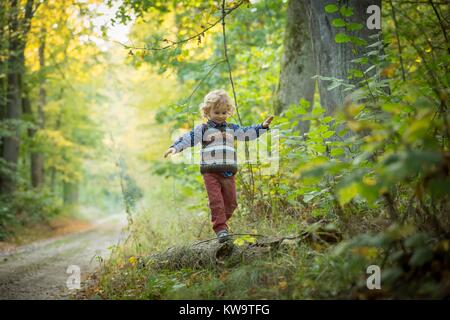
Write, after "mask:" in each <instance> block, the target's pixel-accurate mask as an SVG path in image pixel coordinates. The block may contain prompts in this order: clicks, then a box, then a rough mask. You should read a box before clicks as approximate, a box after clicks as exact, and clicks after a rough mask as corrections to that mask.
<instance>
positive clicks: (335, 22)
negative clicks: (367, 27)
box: [331, 18, 346, 28]
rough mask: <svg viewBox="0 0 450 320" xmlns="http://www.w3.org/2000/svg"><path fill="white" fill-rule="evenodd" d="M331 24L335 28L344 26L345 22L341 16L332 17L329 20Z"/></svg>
mask: <svg viewBox="0 0 450 320" xmlns="http://www.w3.org/2000/svg"><path fill="white" fill-rule="evenodd" d="M331 25H332V26H333V27H336V28H341V27H345V25H346V23H345V21H344V20H342V19H341V18H337V19H333V20H332V21H331Z"/></svg>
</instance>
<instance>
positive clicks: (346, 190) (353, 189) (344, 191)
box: [337, 183, 358, 206]
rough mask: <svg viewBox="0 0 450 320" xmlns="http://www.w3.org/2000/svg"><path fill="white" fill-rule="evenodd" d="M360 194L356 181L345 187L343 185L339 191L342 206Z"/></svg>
mask: <svg viewBox="0 0 450 320" xmlns="http://www.w3.org/2000/svg"><path fill="white" fill-rule="evenodd" d="M357 194H358V186H357V184H356V183H351V184H349V185H347V186H345V187H341V188H340V189H339V190H338V192H337V195H338V199H339V204H340V205H341V206H343V205H345V204H347V203H349V202H350V201H351V200H352V199H353V198H354V197H356V195H357Z"/></svg>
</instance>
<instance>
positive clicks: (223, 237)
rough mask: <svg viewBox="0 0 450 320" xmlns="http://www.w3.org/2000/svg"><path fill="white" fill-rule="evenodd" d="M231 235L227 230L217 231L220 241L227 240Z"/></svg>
mask: <svg viewBox="0 0 450 320" xmlns="http://www.w3.org/2000/svg"><path fill="white" fill-rule="evenodd" d="M229 236H230V234H229V233H228V231H227V230H221V231H219V232H217V239H218V240H219V242H220V243H223V242H225V241H227V240H228V238H229Z"/></svg>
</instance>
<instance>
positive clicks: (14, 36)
mask: <svg viewBox="0 0 450 320" xmlns="http://www.w3.org/2000/svg"><path fill="white" fill-rule="evenodd" d="M33 3H34V0H27V2H26V4H25V14H24V17H23V18H20V17H19V14H20V12H21V10H20V3H19V2H18V1H17V0H11V2H10V11H9V13H10V17H9V28H10V30H9V31H10V32H9V51H8V59H7V68H8V72H7V89H6V90H7V92H6V99H7V101H6V110H5V114H4V119H5V120H12V121H11V122H12V126H13V127H14V128H13V130H12V131H13V133H12V134H11V135H8V136H6V137H4V139H3V145H2V153H1V155H2V158H3V160H4V161H5V162H6V164H7V167H8V169H9V172H8V173H7V174H1V175H0V191H2V192H4V193H11V192H13V191H14V190H15V189H16V182H15V180H16V179H15V177H16V171H17V164H18V160H19V146H20V129H19V125H18V121H19V120H20V116H21V114H22V76H23V72H24V69H25V55H24V51H25V45H26V41H27V34H28V32H29V30H30V24H31V18H32V17H33V14H34V11H33Z"/></svg>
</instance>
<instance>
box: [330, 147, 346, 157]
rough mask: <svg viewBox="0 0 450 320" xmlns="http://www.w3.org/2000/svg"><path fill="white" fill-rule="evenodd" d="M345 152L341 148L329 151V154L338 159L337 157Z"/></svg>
mask: <svg viewBox="0 0 450 320" xmlns="http://www.w3.org/2000/svg"><path fill="white" fill-rule="evenodd" d="M344 153H345V152H344V149H342V148H334V149H333V150H331V152H330V154H331V155H332V156H333V157H338V156H341V155H343V154H344Z"/></svg>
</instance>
